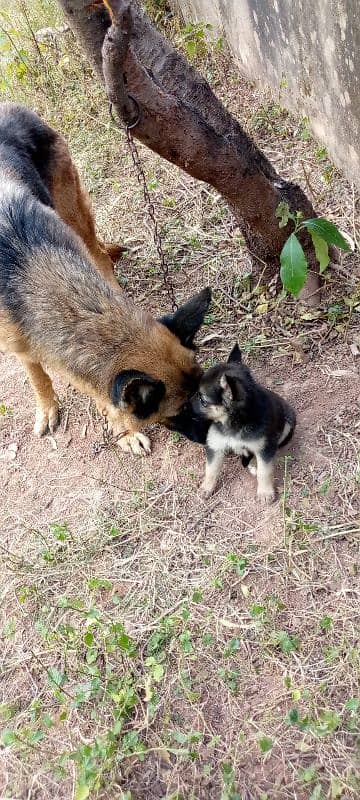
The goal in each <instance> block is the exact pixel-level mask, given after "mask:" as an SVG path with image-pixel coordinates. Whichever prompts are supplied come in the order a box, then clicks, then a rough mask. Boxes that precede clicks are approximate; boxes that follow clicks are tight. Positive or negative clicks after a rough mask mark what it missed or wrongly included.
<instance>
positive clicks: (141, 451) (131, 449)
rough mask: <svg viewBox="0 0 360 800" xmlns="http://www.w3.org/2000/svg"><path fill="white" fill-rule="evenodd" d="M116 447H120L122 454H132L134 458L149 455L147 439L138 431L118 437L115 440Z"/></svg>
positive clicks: (149, 447) (148, 441)
mask: <svg viewBox="0 0 360 800" xmlns="http://www.w3.org/2000/svg"><path fill="white" fill-rule="evenodd" d="M117 446H118V447H120V449H121V450H123V451H124V453H133V454H134V455H135V456H145V455H149V453H151V442H150V439H149V437H148V436H145V434H144V433H139V432H138V431H136V432H135V433H127V434H125V436H120V437H119V439H118V440H117Z"/></svg>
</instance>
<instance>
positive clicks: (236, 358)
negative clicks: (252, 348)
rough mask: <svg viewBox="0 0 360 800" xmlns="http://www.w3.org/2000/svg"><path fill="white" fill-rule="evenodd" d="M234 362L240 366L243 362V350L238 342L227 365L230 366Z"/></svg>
mask: <svg viewBox="0 0 360 800" xmlns="http://www.w3.org/2000/svg"><path fill="white" fill-rule="evenodd" d="M232 361H237V363H238V364H239V363H240V362H241V350H240V347H239V345H238V343H237V342H236V344H235V345H234V347H233V349H232V351H231V353H230V355H229V358H228V360H227V363H228V364H230V363H231V362H232Z"/></svg>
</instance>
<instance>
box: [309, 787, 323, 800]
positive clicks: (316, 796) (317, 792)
mask: <svg viewBox="0 0 360 800" xmlns="http://www.w3.org/2000/svg"><path fill="white" fill-rule="evenodd" d="M321 790H322V786H321V783H318V784H317V785H316V786H315V788H314V789H313V791H312V792H311V795H310V797H309V800H320V798H321Z"/></svg>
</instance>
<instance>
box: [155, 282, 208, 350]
mask: <svg viewBox="0 0 360 800" xmlns="http://www.w3.org/2000/svg"><path fill="white" fill-rule="evenodd" d="M210 301H211V290H210V289H209V287H207V288H206V289H203V290H202V292H199V294H196V295H194V297H192V298H191V299H190V300H188V302H187V303H185V304H184V305H183V306H180V308H179V309H178V310H177V311H175V312H174V314H167V315H166V316H165V317H161V318H160V319H159V322H161V323H162V325H165V326H166V328H168V330H169V331H171V333H173V334H174V335H175V336H177V338H178V339H180V342H181V344H182V345H183V346H184V347H193V342H194V337H195V334H196V333H197V332H198V330H199V328H200V327H201V325H202V324H203V322H204V317H205V314H206V312H207V310H208V308H209V305H210Z"/></svg>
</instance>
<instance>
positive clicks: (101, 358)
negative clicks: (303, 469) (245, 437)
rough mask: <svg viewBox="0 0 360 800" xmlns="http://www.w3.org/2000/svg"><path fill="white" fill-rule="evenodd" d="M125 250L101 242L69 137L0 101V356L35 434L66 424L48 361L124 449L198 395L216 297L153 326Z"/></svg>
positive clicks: (137, 445)
mask: <svg viewBox="0 0 360 800" xmlns="http://www.w3.org/2000/svg"><path fill="white" fill-rule="evenodd" d="M120 251H121V247H119V246H116V245H115V246H113V245H106V244H102V243H101V242H100V241H99V240H98V239H97V238H96V234H95V227H94V221H93V217H92V213H91V209H90V201H89V198H88V196H87V194H86V193H85V191H84V190H83V189H82V187H81V185H80V181H79V177H78V174H77V171H76V168H75V166H74V164H73V162H72V160H71V156H70V153H69V151H68V148H67V145H66V143H65V141H64V139H63V138H62V137H61V136H60V135H59V134H58V133H56V132H55V131H54V130H52V128H50V127H49V126H48V125H46V124H45V123H44V122H42V120H41V119H40V118H39V117H38V116H37V115H36V114H34V113H32V112H31V111H29V110H28V109H26V108H23V107H21V106H17V105H12V104H0V350H4V351H8V352H12V353H14V354H15V355H16V356H17V357H18V359H19V360H20V361H21V363H22V364H23V366H24V367H25V370H26V372H27V375H28V378H29V380H30V383H31V384H32V386H33V389H34V392H35V398H36V417H35V428H34V432H35V434H37V435H39V436H41V435H42V434H44V433H45V432H46V430H47V429H48V428H49V429H50V431H53V430H54V429H55V428H56V426H57V424H58V399H57V397H56V395H55V392H54V389H53V387H52V383H51V380H50V378H49V376H48V375H47V373H46V372H45V370H44V367H43V366H42V365H43V364H47V365H48V366H50V367H52V368H53V369H54V370H56V371H59V372H60V373H61V374H62V375H63V376H64V377H65V378H66V379H67V380H69V381H70V382H71V383H72V384H73V385H74V386H75V387H77V388H78V389H80V391H82V392H86V393H87V394H89V395H90V396H91V397H93V398H94V399H95V401H96V404H97V407H98V409H99V410H100V411H101V412H103V413H105V414H106V415H107V419H108V422H109V427H110V429H111V430H112V432H113V434H114V435H115V436H116V437H118V444H119V446H120V447H121V448H122V449H124V450H126V451H133V452H134V453H137V454H142V453H144V452H148V451H149V449H150V442H149V439H148V438H147V437H146V436H144V434H142V433H141V428H142V427H143V426H144V425H145V424H149V423H155V422H158V423H162V424H164V425H166V424H167V423H168V420H169V419H170V418H171V417H173V416H174V415H176V414H177V412H178V410H179V408H180V407H181V405H182V404H183V403H184V402H185V400H186V399H187V398H188V397H189V396H190V395H192V394H193V393H194V391H196V388H197V385H198V381H199V378H200V375H201V372H202V371H201V370H200V367H199V366H198V364H197V363H196V360H195V354H194V350H193V340H194V336H195V334H196V332H197V331H198V329H199V328H200V326H201V324H202V322H203V320H204V316H205V313H206V311H207V308H208V306H209V303H210V299H211V293H210V290H209V289H204V290H203V291H202V292H200V294H198V295H196V296H195V297H193V298H192V299H191V300H190V301H189V302H188V303H186V304H185V305H184V306H182V307H181V308H180V309H179V310H178V311H177V312H175V313H174V314H170V315H168V316H166V317H163V318H162V319H160V320H156V319H154V318H153V317H152V316H151V315H150V314H149V313H147V312H146V311H144V310H142V309H140V308H138V307H137V306H136V305H135V304H134V303H133V302H132V301H131V300H130V299H129V298H128V297H126V295H125V294H124V293H123V292H122V291H121V290H120V288H119V286H118V283H117V281H116V280H115V277H114V275H113V266H112V259H116V258H117V257H118V255H119V252H120Z"/></svg>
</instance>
